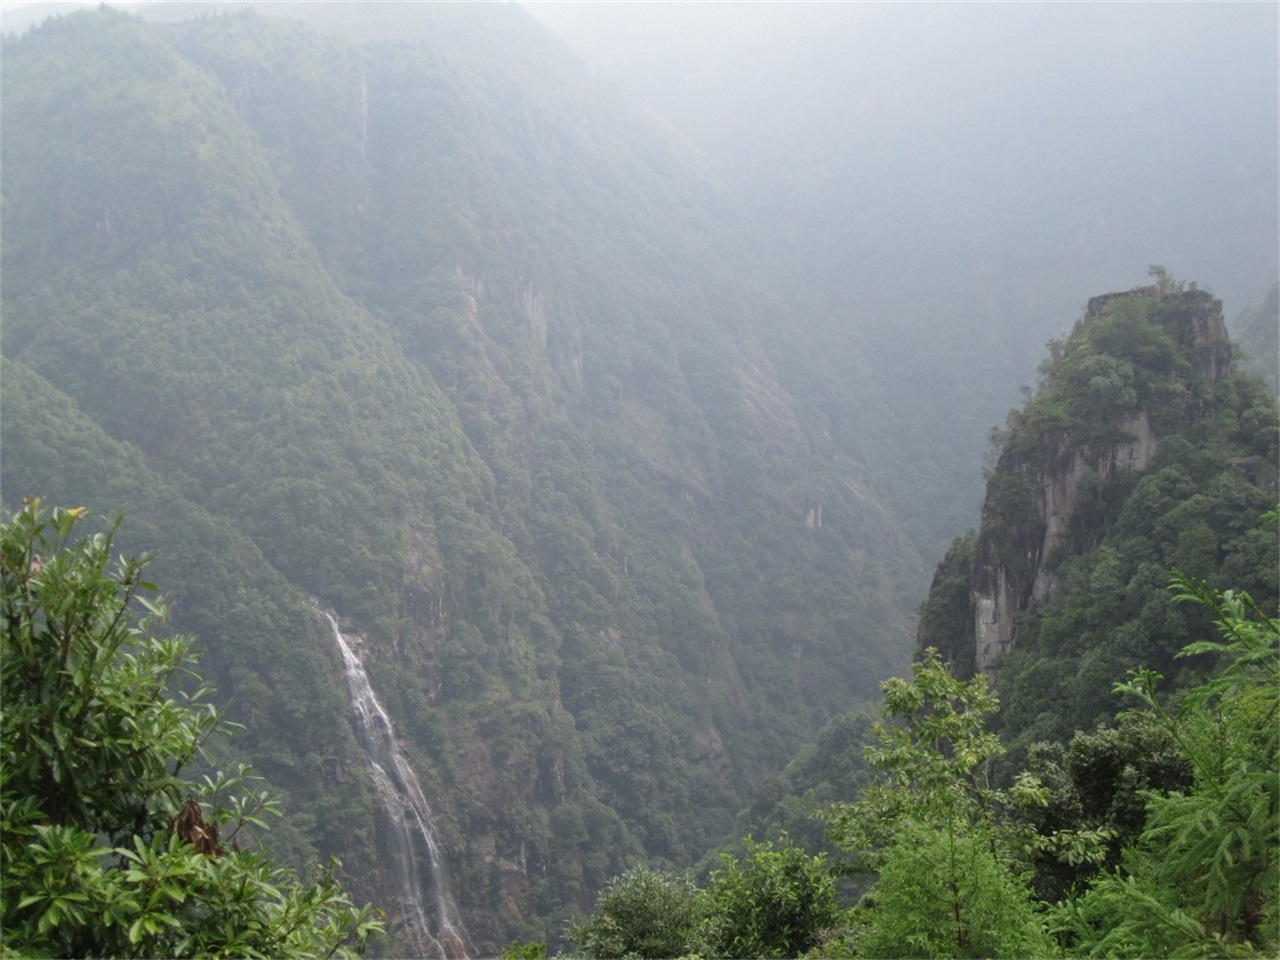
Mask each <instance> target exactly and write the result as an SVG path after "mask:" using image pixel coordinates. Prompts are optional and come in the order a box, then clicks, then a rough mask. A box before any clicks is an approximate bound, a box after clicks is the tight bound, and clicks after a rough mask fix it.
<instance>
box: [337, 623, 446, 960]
mask: <svg viewBox="0 0 1280 960" xmlns="http://www.w3.org/2000/svg"><path fill="white" fill-rule="evenodd" d="M324 616H325V619H327V620H328V621H329V626H330V628H331V629H332V630H333V639H334V640H336V641H337V643H338V650H339V651H340V652H341V653H342V664H343V667H344V669H345V670H346V674H347V686H348V687H349V688H350V690H351V709H352V712H353V713H354V714H355V718H356V725H357V733H358V734H359V737H360V741H361V746H362V747H363V748H364V754H365V761H366V763H367V764H368V766H369V775H370V779H371V780H372V781H373V789H374V791H375V792H376V793H377V794H378V798H379V799H380V800H381V801H382V805H383V806H384V807H385V808H386V812H387V820H388V822H389V823H390V826H391V843H392V846H393V848H394V854H395V872H396V882H397V883H398V884H399V887H400V900H401V904H400V910H399V911H397V912H398V913H399V914H400V919H401V924H400V931H399V932H400V939H401V940H402V941H403V942H404V945H405V946H407V947H410V948H412V949H413V951H414V956H417V957H439V958H441V960H451V958H463V957H466V956H467V955H468V953H469V952H470V951H471V944H470V940H469V939H468V938H467V932H466V930H465V929H464V927H463V926H462V920H461V918H460V917H459V916H458V908H457V906H456V905H455V904H454V902H453V898H452V897H451V896H450V895H449V887H448V881H447V877H446V875H445V869H444V859H443V858H442V857H441V855H440V846H439V844H438V843H437V842H436V836H435V827H434V823H433V820H432V817H431V808H430V807H428V806H427V798H426V796H424V794H423V792H422V785H421V784H420V783H419V782H418V775H417V774H416V773H414V772H413V767H411V766H410V765H409V760H408V758H407V757H406V756H405V755H404V751H402V750H401V749H400V745H399V744H398V743H397V742H396V735H395V729H394V728H393V727H392V726H391V718H390V717H388V716H387V712H386V711H385V710H383V709H382V704H381V703H379V702H378V698H377V697H376V696H375V695H374V692H373V687H371V686H370V685H369V677H368V675H367V674H366V673H365V672H364V664H362V663H361V662H360V658H359V657H358V656H356V653H355V651H354V650H353V649H352V648H351V644H349V643H348V642H347V638H346V637H344V636H343V635H342V631H341V630H340V629H338V621H337V620H336V619H334V617H333V615H332V614H330V613H328V612H325V614H324ZM424 872H425V873H427V874H429V875H428V876H427V877H426V878H425V879H424V876H423V875H424ZM432 912H434V918H433V917H432V916H431V913H432ZM388 913H392V911H388ZM433 919H434V922H433Z"/></svg>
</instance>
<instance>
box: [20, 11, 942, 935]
mask: <svg viewBox="0 0 1280 960" xmlns="http://www.w3.org/2000/svg"><path fill="white" fill-rule="evenodd" d="M323 6H325V7H327V8H330V9H329V13H330V14H332V15H341V16H347V17H350V18H353V20H354V21H356V22H359V21H360V18H361V17H362V16H363V14H362V13H361V8H362V7H364V6H365V5H351V6H341V7H338V6H335V5H323ZM404 16H405V17H407V18H408V20H407V21H406V22H405V23H404V24H401V25H400V26H399V27H398V28H397V29H395V30H394V31H391V30H389V29H388V30H386V31H385V32H386V33H392V32H393V33H394V36H390V37H388V36H373V37H371V38H369V39H364V40H353V39H340V38H338V37H336V36H332V35H329V34H325V33H322V32H319V31H317V30H316V29H313V28H312V27H310V26H307V25H305V24H302V23H298V22H292V21H285V20H277V19H271V18H268V17H264V16H260V15H257V14H254V13H251V12H250V13H242V14H237V15H235V16H229V17H223V16H219V17H206V18H203V19H196V20H187V21H184V22H175V23H156V24H148V23H143V22H141V21H139V20H137V19H135V18H132V17H129V16H125V15H123V14H120V13H117V12H114V11H111V10H109V9H105V8H104V9H99V10H97V11H91V12H84V13H77V14H73V15H70V16H65V17H60V18H55V19H53V20H50V21H48V22H46V23H44V24H43V25H41V26H39V27H36V28H34V29H32V30H31V31H29V32H28V33H27V34H26V35H24V36H23V37H21V38H18V39H14V38H8V39H6V41H5V47H4V58H3V59H4V63H3V70H4V76H3V80H4V86H3V89H4V118H5V119H4V132H5V150H4V156H3V164H4V167H3V184H4V197H3V202H4V220H5V230H4V250H3V254H4V269H5V276H4V289H3V298H4V299H3V309H4V316H5V323H4V327H3V355H4V373H3V381H2V382H3V389H4V395H3V409H4V444H5V451H4V453H5V456H4V465H3V469H4V472H3V494H4V498H5V505H6V507H13V506H14V505H15V504H16V503H17V501H18V500H19V499H20V498H21V497H23V496H26V495H39V496H42V497H44V498H46V500H48V501H49V502H54V503H73V502H74V503H77V504H78V503H83V504H85V505H87V506H88V507H89V508H91V509H93V510H98V511H102V512H108V511H116V510H119V511H122V512H124V513H125V514H126V515H127V517H128V521H127V523H126V524H125V527H124V533H123V538H124V539H122V543H124V545H125V546H126V547H127V548H128V547H130V546H132V547H134V548H137V549H142V548H146V549H153V550H155V551H156V552H157V553H158V559H157V562H156V565H155V568H154V570H155V573H154V576H155V579H156V580H157V581H158V582H160V583H161V584H163V585H164V586H165V588H166V591H167V593H168V595H169V598H170V600H171V601H172V604H173V610H174V613H173V619H174V621H175V622H174V627H175V628H176V629H180V630H184V631H188V632H191V633H194V634H195V635H197V636H198V638H199V640H200V643H201V645H202V647H203V650H204V657H203V660H202V663H203V667H204V669H205V671H206V672H207V674H208V675H209V676H210V678H211V679H212V680H213V681H214V682H215V683H216V685H217V688H218V693H219V696H220V697H221V698H222V699H223V700H224V701H225V702H226V703H227V715H228V717H229V718H230V719H232V720H235V721H238V722H240V723H242V724H244V726H245V730H244V733H243V735H242V736H240V737H239V738H238V739H237V740H236V741H235V742H234V743H231V744H229V745H224V746H217V747H215V749H217V750H223V751H231V752H233V753H234V754H235V755H237V756H242V757H247V758H250V759H252V760H253V762H254V764H255V766H256V767H257V768H258V769H259V771H260V772H261V773H263V774H264V775H265V776H266V777H267V778H268V780H269V781H270V782H271V784H272V785H273V786H274V787H276V788H278V789H279V790H281V791H282V792H283V793H284V794H285V798H286V805H287V808H288V809H289V810H290V811H291V815H290V817H289V819H288V820H287V822H286V823H285V824H284V826H283V828H282V829H281V830H278V831H274V839H275V841H276V842H277V843H279V844H280V845H281V847H282V852H283V853H284V854H285V855H287V856H289V857H292V858H295V859H297V860H298V861H300V862H301V861H306V860H308V859H311V858H313V857H314V855H315V854H317V853H330V852H332V853H337V854H339V855H340V856H341V857H342V858H343V860H344V862H345V865H346V866H345V870H344V876H345V878H346V881H347V883H348V885H349V887H350V888H351V889H352V890H353V894H354V895H355V896H357V897H361V898H369V899H374V900H375V901H379V902H382V903H384V904H388V905H392V904H394V903H395V899H396V896H397V892H396V883H395V878H394V877H392V876H391V875H390V873H391V868H390V866H389V864H390V863H392V862H393V859H392V858H391V857H389V856H387V855H385V849H386V848H387V847H388V846H389V845H391V844H393V843H394V836H393V835H394V830H393V829H392V828H391V826H390V825H389V824H388V823H386V822H384V821H383V820H382V819H380V813H379V806H378V802H377V800H376V799H375V797H374V792H373V787H372V785H371V782H370V777H369V774H368V772H367V770H366V766H365V764H364V762H363V760H362V757H361V751H360V742H359V740H358V738H357V731H356V730H355V729H354V728H353V721H352V719H351V709H350V706H349V704H348V700H347V690H346V684H345V682H344V679H343V664H342V661H341V659H340V656H339V650H338V649H337V648H336V646H335V644H334V643H333V640H332V630H331V627H330V625H329V623H328V622H326V620H325V619H324V618H323V617H322V616H321V615H320V614H319V613H317V610H326V609H327V610H332V611H333V612H334V613H335V615H336V617H337V622H338V623H339V624H340V626H341V630H342V633H343V635H344V636H349V637H352V638H359V642H360V643H361V644H362V646H361V651H362V652H361V659H362V660H363V666H364V669H365V670H367V675H368V679H369V682H370V685H371V687H372V688H373V689H374V690H376V693H377V697H378V700H379V702H380V703H381V705H382V706H383V707H384V708H385V710H386V713H387V714H388V715H389V716H390V717H391V718H392V720H393V722H394V724H395V729H396V732H397V734H398V735H399V739H400V742H401V744H402V746H403V748H404V750H405V752H406V755H407V756H408V757H409V758H410V759H411V761H412V763H413V765H414V767H415V769H416V771H417V774H418V777H419V778H420V780H421V782H422V788H423V792H424V793H425V794H426V795H427V796H428V797H429V801H430V803H431V808H432V814H433V816H434V818H435V821H436V825H437V826H438V828H439V839H440V844H441V847H442V849H443V854H444V859H445V860H446V861H447V864H448V872H449V876H450V880H451V882H452V895H453V897H454V899H456V901H457V903H458V905H459V907H460V910H461V913H462V919H463V921H464V922H465V924H466V928H467V933H468V934H469V936H470V938H471V939H472V941H473V945H474V949H476V950H477V951H479V952H482V953H493V952H496V950H497V948H498V947H499V946H500V945H501V944H502V943H505V942H507V941H508V940H509V939H510V937H512V936H521V937H526V938H537V939H555V938H557V937H559V936H560V934H561V931H562V930H563V926H564V922H565V920H566V919H568V918H569V917H571V916H573V915H575V914H576V913H577V912H578V911H580V910H582V909H583V908H584V907H586V906H587V905H588V904H589V903H590V901H591V898H592V897H593V896H594V894H595V892H596V890H598V889H599V888H600V887H601V886H602V885H603V884H604V882H605V881H606V880H607V878H608V877H610V876H611V875H613V874H615V873H617V872H619V871H620V870H621V869H622V868H623V867H624V866H626V865H628V864H630V863H633V862H636V861H638V860H640V859H641V858H645V859H648V860H649V861H652V862H657V863H663V862H665V863H670V864H674V865H682V864H687V863H689V862H691V861H692V860H694V859H696V858H697V857H699V856H701V855H702V854H703V853H705V852H706V851H707V850H708V849H711V848H712V846H714V845H715V844H716V843H717V842H719V840H720V839H721V838H722V837H723V836H724V835H725V834H726V833H727V832H728V830H729V829H730V828H731V826H732V823H733V817H734V815H735V813H736V812H737V811H738V810H739V809H741V807H743V806H744V805H745V803H746V802H747V799H748V797H749V796H750V792H751V791H752V789H753V788H754V787H755V786H756V785H757V784H758V783H759V782H760V780H761V779H762V778H763V777H764V776H766V775H767V774H768V773H769V772H771V771H773V770H776V769H777V768H779V767H780V766H781V765H782V764H783V763H785V761H786V759H787V758H788V757H789V756H790V755H791V754H792V753H793V752H794V751H795V750H796V749H797V748H798V747H799V746H800V745H801V744H803V743H804V742H806V741H807V740H808V739H810V738H811V737H812V736H813V735H814V733H815V732H816V731H817V730H818V729H819V728H820V727H821V725H822V724H823V723H824V722H825V721H827V720H828V719H829V718H830V717H831V716H833V715H835V714H836V713H838V712H839V711H841V710H844V709H846V708H847V707H848V705H849V704H850V703H851V702H857V701H859V700H864V699H868V698H871V697H872V696H874V693H875V690H876V684H877V683H878V681H879V680H880V679H881V678H882V677H883V676H885V675H886V674H887V673H889V672H891V671H893V670H894V669H897V668H901V667H902V666H903V665H904V664H905V661H906V659H907V657H908V655H909V652H910V651H909V638H908V637H907V636H906V635H905V631H904V629H903V627H902V626H901V624H903V623H905V622H906V619H907V617H906V614H907V611H908V610H909V608H910V606H911V604H912V602H913V596H914V595H915V594H916V593H917V591H918V590H919V589H920V588H921V587H922V586H923V578H922V573H921V570H922V568H921V564H920V561H919V558H918V557H917V555H916V553H915V551H914V548H913V547H912V545H911V543H910V542H909V541H908V539H907V537H906V536H905V535H904V534H903V532H902V531H901V530H900V529H899V527H898V525H897V523H896V522H895V520H894V519H893V518H892V517H891V516H890V514H889V513H888V512H887V511H886V510H885V509H884V508H883V507H882V506H881V503H880V501H879V500H878V498H877V496H876V492H875V490H874V488H873V486H872V484H871V483H870V482H869V481H868V479H867V478H866V476H865V475H864V470H863V468H862V466H861V465H860V464H861V459H860V457H861V456H862V454H861V453H859V452H858V451H853V450H850V449H847V448H842V447H839V446H837V445H836V444H835V443H834V442H833V441H832V439H831V431H829V430H828V425H827V424H826V423H825V421H824V417H823V415H822V414H821V413H820V412H819V411H818V410H817V409H816V408H815V407H813V406H812V405H810V404H809V403H807V402H806V401H805V400H803V399H802V397H803V395H804V392H803V387H804V383H803V381H802V380H801V381H800V382H799V383H797V382H796V371H797V369H798V366H797V364H796V363H795V362H794V358H795V357H797V356H800V355H801V347H800V344H802V343H803V340H804V327H803V323H802V321H801V318H797V317H792V316H790V315H789V313H788V308H787V306H786V303H785V298H784V297H781V296H778V295H776V294H774V293H773V292H771V290H770V289H769V287H768V284H767V283H765V282H764V281H762V280H759V279H757V278H756V275H755V271H754V269H753V260H752V252H751V248H750V244H749V242H748V241H747V240H745V239H743V238H744V237H747V236H749V233H750V231H749V230H747V229H746V228H745V226H743V225H742V222H741V221H740V220H739V219H738V218H739V216H740V213H739V212H738V211H737V209H736V208H735V206H734V204H733V203H732V202H731V200H730V199H729V198H728V197H727V196H726V195H725V194H724V193H723V192H721V191H720V190H719V189H718V188H717V187H716V186H715V185H714V181H713V180H712V179H711V178H710V177H708V176H706V175H705V174H704V173H703V172H702V171H701V169H700V168H699V167H698V166H697V165H696V164H695V163H693V162H692V161H691V160H690V159H689V158H688V157H686V156H685V155H684V154H683V153H682V151H681V150H680V149H679V148H677V147H675V146H673V145H672V144H671V142H670V141H669V140H666V139H664V138H662V137H660V136H658V135H656V133H655V132H654V131H653V129H652V128H651V126H650V125H649V124H648V123H647V122H646V121H644V120H643V119H642V118H640V117H639V116H637V115H636V114H633V113H632V112H630V111H628V110H627V109H626V108H625V107H623V106H622V105H621V104H620V103H618V102H616V101H615V100H614V99H613V98H611V97H610V96H608V95H606V94H603V93H600V92H599V91H597V90H595V89H593V88H592V87H591V85H590V84H589V83H588V82H587V81H586V78H585V71H582V70H581V68H580V67H579V66H578V65H577V64H576V62H575V61H574V60H573V59H572V58H571V57H569V56H568V55H567V54H566V53H565V52H564V51H563V50H562V49H561V48H559V47H558V46H557V45H556V44H555V43H554V42H552V41H551V40H550V38H549V36H547V35H545V31H542V30H541V29H540V28H537V26H536V24H534V23H533V22H532V21H531V20H529V19H528V18H527V16H526V15H524V14H523V13H522V12H521V11H519V10H518V9H516V8H508V7H505V6H504V7H498V6H487V5H476V6H475V7H474V8H469V7H464V8H461V9H459V8H448V7H441V8H436V7H435V6H434V5H414V6H413V7H412V8H411V9H410V8H407V9H406V10H405V11H404ZM486 21H489V22H488V23H487V24H486ZM378 23H379V24H380V25H381V26H383V27H385V26H386V24H385V22H382V21H379V22H378ZM494 23H497V24H498V25H499V26H500V27H501V30H498V31H497V35H501V33H502V30H505V31H507V35H508V36H511V35H515V36H517V37H518V39H519V42H520V44H521V49H524V50H526V51H533V53H531V54H529V56H528V57H525V58H522V59H519V60H518V62H516V61H513V64H514V65H512V66H511V67H510V68H509V69H505V68H504V69H497V68H495V69H493V70H489V69H484V68H483V65H484V64H486V63H493V62H494V61H495V58H498V57H499V55H500V51H498V52H494V51H493V50H489V52H488V53H487V54H484V55H482V54H481V53H479V52H476V53H475V59H472V60H467V58H466V57H465V56H463V53H464V52H465V51H466V50H467V49H469V48H468V46H467V45H468V44H470V45H471V47H474V48H476V50H477V51H478V50H480V49H481V48H485V47H490V46H491V45H492V44H491V38H492V36H494V35H495V34H494V32H493V30H490V28H491V27H493V24H494ZM486 30H487V31H489V32H485V31H486ZM477 31H478V33H477ZM371 32H372V33H375V34H376V33H379V32H381V31H379V30H372V31H371ZM433 38H434V41H435V42H432V40H433ZM483 56H487V57H488V58H489V60H485V59H483ZM477 64H479V65H482V66H481V67H477V66H476V65H477ZM531 69H536V70H537V72H538V74H539V76H540V77H542V78H543V79H542V80H541V81H540V83H539V84H537V85H534V84H530V83H528V82H526V81H527V80H528V79H529V74H528V73H527V72H526V71H529V70H531ZM783 329H795V330H796V331H797V332H796V333H795V334H794V335H793V339H788V338H786V337H780V336H778V335H777V334H776V333H775V334H770V335H769V336H768V337H766V335H765V333H764V331H765V330H770V331H776V330H783ZM849 389H850V390H854V391H855V392H856V389H857V383H856V378H855V379H854V381H853V382H851V384H850V385H849ZM845 406H846V408H852V407H853V406H855V405H854V404H852V403H850V404H846V405H845ZM380 849H382V850H384V853H383V854H380V853H379V851H380ZM392 919H393V923H392V929H393V930H394V929H397V922H396V921H397V920H400V921H402V920H403V918H395V917H393V918H392ZM390 949H392V950H393V951H394V950H395V947H391V948H390Z"/></svg>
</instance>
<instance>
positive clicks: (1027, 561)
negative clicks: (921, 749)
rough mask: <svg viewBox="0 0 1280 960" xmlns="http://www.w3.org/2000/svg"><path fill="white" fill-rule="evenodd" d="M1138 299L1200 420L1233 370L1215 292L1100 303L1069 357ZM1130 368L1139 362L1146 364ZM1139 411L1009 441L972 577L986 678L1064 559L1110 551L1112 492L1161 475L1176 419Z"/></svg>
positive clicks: (1141, 291)
mask: <svg viewBox="0 0 1280 960" xmlns="http://www.w3.org/2000/svg"><path fill="white" fill-rule="evenodd" d="M1133 299H1138V300H1143V301H1147V303H1146V304H1145V307H1146V310H1145V311H1143V312H1141V316H1142V317H1143V318H1144V320H1146V321H1153V322H1154V323H1157V324H1159V327H1160V328H1161V329H1162V330H1163V333H1164V334H1167V335H1168V336H1169V337H1170V338H1171V339H1172V341H1173V342H1174V343H1175V344H1176V349H1177V355H1178V358H1179V360H1180V363H1179V364H1178V365H1177V372H1176V373H1174V374H1173V375H1172V376H1174V378H1175V380H1176V383H1177V387H1178V390H1177V391H1176V394H1175V395H1180V396H1181V398H1182V401H1183V402H1182V404H1181V407H1182V409H1180V410H1178V411H1176V416H1177V417H1178V418H1179V419H1181V418H1184V417H1185V418H1191V419H1194V418H1196V417H1198V416H1199V414H1200V410H1201V406H1202V405H1201V402H1200V399H1199V398H1200V394H1201V390H1202V388H1203V386H1204V385H1205V384H1208V385H1212V384H1214V383H1217V382H1218V381H1219V380H1221V379H1222V378H1223V377H1225V376H1227V375H1229V374H1230V373H1231V372H1232V370H1231V346H1230V343H1229V341H1228V339H1227V332H1226V327H1225V325H1224V323H1223V319H1222V302H1221V301H1220V300H1216V299H1214V298H1213V297H1212V296H1211V295H1210V294H1208V293H1206V292H1204V291H1200V290H1194V289H1193V290H1185V291H1184V290H1181V289H1168V288H1167V287H1154V286H1153V287H1141V288H1138V289H1135V290H1130V291H1127V292H1123V293H1110V294H1105V295H1103V296H1099V297H1094V298H1093V299H1091V300H1090V301H1089V304H1088V308H1087V311H1086V314H1085V317H1084V319H1083V320H1081V321H1080V323H1079V324H1078V325H1077V326H1076V329H1075V331H1073V333H1072V335H1071V339H1070V340H1069V341H1068V343H1067V345H1066V347H1067V349H1070V348H1071V346H1072V344H1073V342H1074V341H1075V340H1076V338H1079V337H1084V336H1088V335H1089V331H1090V328H1091V326H1092V325H1094V324H1096V323H1097V322H1099V321H1100V320H1101V319H1102V318H1104V317H1108V316H1110V315H1111V314H1112V311H1113V310H1114V309H1115V308H1116V305H1117V304H1118V303H1121V302H1124V301H1127V300H1133ZM1125 362H1128V363H1133V364H1135V365H1136V364H1137V363H1139V362H1140V358H1139V357H1130V358H1126V360H1125ZM1049 376H1050V377H1052V376H1053V373H1052V371H1051V372H1050V375H1049ZM1042 390H1043V386H1042ZM1033 405H1034V401H1033V404H1032V405H1029V407H1028V408H1029V409H1031V408H1032V406H1033ZM1134 407H1135V409H1129V410H1123V411H1115V412H1113V413H1112V415H1111V416H1109V417H1108V418H1106V419H1105V420H1104V421H1103V422H1096V421H1091V422H1086V423H1072V422H1069V421H1068V422H1067V423H1066V424H1065V425H1064V424H1063V422H1062V420H1061V419H1060V418H1055V417H1053V416H1044V417H1042V418H1039V419H1037V418H1035V417H1024V418H1023V419H1022V422H1021V423H1020V424H1019V425H1018V426H1017V427H1016V428H1015V429H1017V430H1021V431H1022V434H1021V436H1019V437H1018V439H1019V441H1020V442H1017V443H1013V442H1009V443H1006V444H1005V447H1004V450H1003V451H1002V453H1001V456H1000V458H999V461H998V462H997V465H996V468H995V470H994V471H993V472H992V474H991V476H990V478H989V480H988V484H987V495H986V500H985V502H984V505H983V512H982V528H981V530H980V532H979V536H978V542H977V548H976V551H975V556H974V562H973V569H972V573H971V576H970V580H969V583H970V603H971V609H972V624H973V648H972V649H973V652H974V666H975V668H976V669H977V670H979V671H981V672H983V673H986V674H991V672H992V669H993V665H994V663H995V660H996V658H997V657H999V656H1000V655H1001V654H1003V653H1006V652H1008V651H1009V650H1011V649H1013V647H1014V646H1015V645H1016V644H1017V642H1018V620H1019V615H1020V614H1023V613H1025V612H1026V611H1028V610H1030V609H1032V608H1033V607H1035V606H1036V605H1038V604H1040V603H1042V602H1043V601H1044V600H1045V599H1047V598H1048V597H1049V596H1050V595H1051V594H1052V593H1053V591H1054V589H1055V588H1056V586H1057V578H1056V575H1055V569H1056V567H1057V564H1058V562H1059V561H1060V560H1061V558H1062V557H1063V556H1064V555H1065V553H1066V552H1068V551H1071V552H1081V551H1085V550H1090V549H1093V548H1094V547H1096V546H1097V545H1098V544H1099V543H1100V542H1101V540H1102V538H1103V537H1104V536H1105V534H1106V531H1107V529H1108V527H1109V525H1110V523H1111V521H1112V520H1113V519H1114V517H1112V516H1110V515H1109V514H1108V510H1107V496H1106V491H1107V490H1108V489H1109V488H1110V489H1114V488H1115V487H1116V486H1117V485H1119V484H1123V483H1125V482H1126V478H1129V479H1131V478H1132V477H1133V476H1135V475H1137V474H1141V473H1142V472H1143V471H1145V470H1147V469H1148V467H1150V466H1151V464H1152V462H1153V460H1154V458H1155V456H1156V453H1157V451H1158V450H1159V447H1160V436H1159V434H1158V431H1157V428H1156V426H1155V425H1156V424H1157V423H1160V422H1163V420H1162V418H1167V417H1168V416H1169V415H1170V412H1169V411H1167V410H1163V409H1161V410H1155V409H1151V408H1150V407H1151V404H1150V402H1149V400H1148V399H1147V398H1143V397H1138V399H1137V401H1136V403H1135V404H1134ZM1100 438H1101V439H1100Z"/></svg>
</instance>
